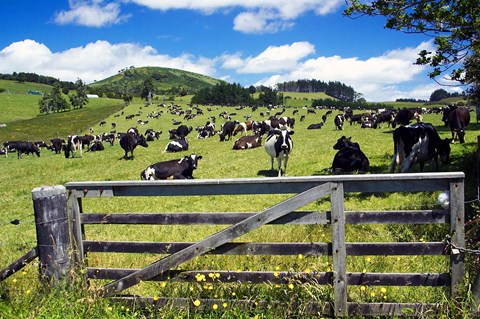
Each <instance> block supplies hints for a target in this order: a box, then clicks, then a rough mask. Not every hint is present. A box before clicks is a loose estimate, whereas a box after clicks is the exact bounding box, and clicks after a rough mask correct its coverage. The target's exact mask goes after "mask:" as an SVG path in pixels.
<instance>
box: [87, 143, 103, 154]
mask: <svg viewBox="0 0 480 319" xmlns="http://www.w3.org/2000/svg"><path fill="white" fill-rule="evenodd" d="M103 150H105V147H104V146H103V143H102V141H100V140H96V141H93V142H92V143H91V144H90V146H89V147H88V150H87V152H98V151H103Z"/></svg>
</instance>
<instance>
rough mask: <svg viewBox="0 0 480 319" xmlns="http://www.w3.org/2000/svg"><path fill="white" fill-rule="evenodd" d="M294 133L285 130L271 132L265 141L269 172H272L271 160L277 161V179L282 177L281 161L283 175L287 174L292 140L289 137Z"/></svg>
mask: <svg viewBox="0 0 480 319" xmlns="http://www.w3.org/2000/svg"><path fill="white" fill-rule="evenodd" d="M293 133H294V131H288V130H287V129H286V128H284V129H281V130H278V129H276V130H272V131H270V132H269V135H268V136H267V139H266V140H265V151H266V152H267V154H268V155H270V160H271V164H272V167H271V170H272V171H273V160H274V159H277V166H278V177H280V176H282V161H283V174H284V175H285V174H286V173H287V162H288V156H289V155H290V153H291V151H292V149H293V140H292V137H291V135H293Z"/></svg>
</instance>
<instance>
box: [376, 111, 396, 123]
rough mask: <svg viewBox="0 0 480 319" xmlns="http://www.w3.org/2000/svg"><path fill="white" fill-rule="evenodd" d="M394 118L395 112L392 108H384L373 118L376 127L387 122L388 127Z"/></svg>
mask: <svg viewBox="0 0 480 319" xmlns="http://www.w3.org/2000/svg"><path fill="white" fill-rule="evenodd" d="M394 119H395V113H394V112H393V111H392V110H385V111H382V112H380V114H378V116H377V118H376V119H375V124H376V126H377V127H380V125H381V124H383V123H385V122H387V124H388V127H390V125H391V124H392V123H393V120H394Z"/></svg>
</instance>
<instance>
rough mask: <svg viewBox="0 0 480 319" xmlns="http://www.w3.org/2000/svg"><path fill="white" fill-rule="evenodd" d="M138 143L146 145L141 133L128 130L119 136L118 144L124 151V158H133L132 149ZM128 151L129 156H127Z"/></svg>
mask: <svg viewBox="0 0 480 319" xmlns="http://www.w3.org/2000/svg"><path fill="white" fill-rule="evenodd" d="M138 145H140V146H143V147H148V144H147V141H146V140H145V137H144V136H143V135H136V134H134V133H133V132H129V133H127V134H125V135H123V136H122V138H120V146H121V147H122V148H123V150H124V151H125V155H124V156H123V158H124V159H133V151H134V150H135V148H136V147H137V146H138ZM128 153H130V156H128Z"/></svg>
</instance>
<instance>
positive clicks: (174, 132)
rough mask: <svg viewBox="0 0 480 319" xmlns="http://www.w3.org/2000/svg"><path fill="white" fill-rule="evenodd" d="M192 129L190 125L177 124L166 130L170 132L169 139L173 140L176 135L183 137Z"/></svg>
mask: <svg viewBox="0 0 480 319" xmlns="http://www.w3.org/2000/svg"><path fill="white" fill-rule="evenodd" d="M192 130H193V127H192V126H186V125H183V124H182V125H179V126H178V127H177V128H176V129H171V130H169V131H168V133H169V134H170V139H171V140H173V139H175V138H178V137H185V136H187V135H188V134H189V133H190V132H191V131H192Z"/></svg>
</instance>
